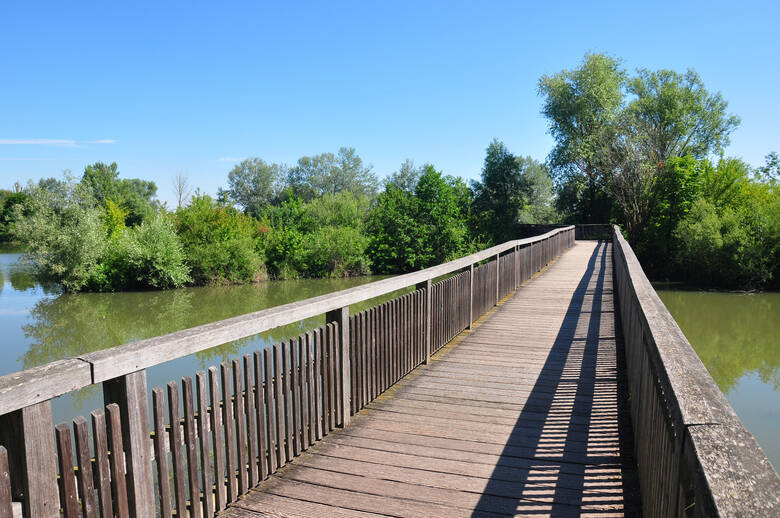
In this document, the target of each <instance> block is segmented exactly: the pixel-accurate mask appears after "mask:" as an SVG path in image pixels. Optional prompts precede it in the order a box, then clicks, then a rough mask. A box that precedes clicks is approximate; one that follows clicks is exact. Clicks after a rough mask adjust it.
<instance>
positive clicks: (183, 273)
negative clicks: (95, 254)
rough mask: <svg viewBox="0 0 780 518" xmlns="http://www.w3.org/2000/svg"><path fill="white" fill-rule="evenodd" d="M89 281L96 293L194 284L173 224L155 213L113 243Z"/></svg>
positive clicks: (111, 242)
mask: <svg viewBox="0 0 780 518" xmlns="http://www.w3.org/2000/svg"><path fill="white" fill-rule="evenodd" d="M101 259H102V260H101V262H100V265H99V266H98V268H97V269H96V271H95V274H94V275H93V276H92V278H91V279H90V283H89V287H90V288H91V289H93V290H95V291H116V290H122V289H150V288H151V289H167V288H179V287H182V286H184V285H185V284H187V283H188V282H190V281H191V278H190V275H189V268H188V267H187V264H186V262H185V256H184V248H183V247H182V245H181V243H180V242H179V238H178V236H177V235H176V231H175V229H174V227H173V224H172V223H171V222H170V221H169V219H168V218H167V217H166V216H165V215H164V214H159V213H158V214H156V215H154V216H152V217H151V218H149V219H148V220H146V221H145V222H143V223H141V224H140V225H138V226H136V227H132V228H128V229H126V230H124V231H122V232H121V233H120V234H118V235H116V236H115V237H114V238H113V239H111V240H110V242H109V244H108V246H106V248H105V253H104V255H103V257H102V258H101Z"/></svg>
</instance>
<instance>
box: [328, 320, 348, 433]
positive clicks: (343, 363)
mask: <svg viewBox="0 0 780 518" xmlns="http://www.w3.org/2000/svg"><path fill="white" fill-rule="evenodd" d="M325 321H326V322H327V323H331V322H336V323H338V330H339V336H338V338H337V340H338V342H337V344H338V345H339V351H338V353H337V354H338V358H339V365H338V367H340V368H341V416H342V419H341V421H342V422H341V426H342V428H343V427H346V426H347V425H349V422H350V418H351V416H350V413H349V412H350V405H351V402H352V390H351V387H352V378H351V374H350V360H349V354H350V351H349V346H350V344H349V306H344V307H343V308H339V309H334V310H333V311H328V312H327V313H326V314H325ZM338 367H337V368H338Z"/></svg>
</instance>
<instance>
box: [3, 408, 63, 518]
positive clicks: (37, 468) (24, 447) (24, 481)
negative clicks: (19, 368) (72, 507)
mask: <svg viewBox="0 0 780 518" xmlns="http://www.w3.org/2000/svg"><path fill="white" fill-rule="evenodd" d="M0 445H2V446H5V447H6V449H7V450H8V457H9V458H8V463H9V467H10V475H11V484H12V487H11V491H12V493H13V496H14V498H16V499H21V500H23V502H24V505H23V509H24V516H25V518H39V517H40V518H59V516H60V492H59V486H58V485H57V450H56V449H55V447H54V425H53V424H52V417H51V400H47V401H42V402H40V403H35V404H34V405H30V406H28V407H25V408H22V409H20V410H15V411H13V412H11V413H9V414H6V415H3V416H0Z"/></svg>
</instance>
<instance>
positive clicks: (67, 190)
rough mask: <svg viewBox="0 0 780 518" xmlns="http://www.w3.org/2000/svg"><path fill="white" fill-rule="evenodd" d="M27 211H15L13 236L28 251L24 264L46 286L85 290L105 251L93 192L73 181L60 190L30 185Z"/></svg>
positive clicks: (16, 209) (19, 208)
mask: <svg viewBox="0 0 780 518" xmlns="http://www.w3.org/2000/svg"><path fill="white" fill-rule="evenodd" d="M28 192H29V194H30V198H29V201H28V203H27V204H25V205H27V206H26V207H23V206H21V205H16V206H15V218H16V222H15V224H14V226H13V229H12V233H13V236H14V238H15V239H16V240H18V241H19V242H20V243H22V244H24V245H25V247H26V253H25V260H26V261H28V262H30V263H31V264H32V265H33V266H34V268H35V272H36V276H37V277H38V278H39V279H41V280H43V281H50V282H54V283H57V284H60V285H61V286H62V287H63V288H64V289H65V290H66V291H79V290H81V289H83V288H84V287H85V286H86V285H87V283H88V282H89V281H90V279H91V278H92V276H93V275H94V273H95V272H96V270H97V268H98V266H99V263H100V259H101V257H102V255H103V251H104V249H105V246H106V232H105V228H104V225H103V218H102V211H101V209H100V208H99V207H97V206H96V204H95V200H94V198H93V196H92V193H91V192H90V189H89V188H88V187H87V186H85V185H84V184H80V183H75V182H74V181H73V180H72V179H71V178H68V179H67V181H66V182H65V183H63V184H61V188H60V189H57V190H56V191H49V190H47V189H44V188H41V187H39V186H36V185H35V184H33V183H32V182H31V183H30V184H29V186H28Z"/></svg>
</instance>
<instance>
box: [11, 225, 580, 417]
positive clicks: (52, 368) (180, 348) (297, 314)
mask: <svg viewBox="0 0 780 518" xmlns="http://www.w3.org/2000/svg"><path fill="white" fill-rule="evenodd" d="M572 229H574V225H569V226H567V227H561V228H556V229H554V230H551V231H550V232H547V233H545V234H540V235H538V236H533V237H529V238H524V239H516V240H512V241H507V242H506V243H502V244H500V245H496V246H493V247H491V248H487V249H485V250H482V251H480V252H476V253H474V254H471V255H467V256H465V257H461V258H459V259H455V260H453V261H449V262H447V263H444V264H440V265H436V266H432V267H430V268H426V269H424V270H419V271H417V272H412V273H407V274H403V275H398V276H395V277H391V278H388V279H382V280H379V281H375V282H370V283H368V284H363V285H360V286H355V287H353V288H348V289H345V290H341V291H336V292H333V293H327V294H324V295H319V296H317V297H312V298H309V299H304V300H300V301H296V302H291V303H288V304H283V305H281V306H275V307H272V308H268V309H263V310H260V311H255V312H253V313H247V314H244V315H239V316H236V317H232V318H228V319H225V320H220V321H218V322H212V323H209V324H203V325H200V326H196V327H192V328H189V329H183V330H181V331H176V332H173V333H168V334H165V335H161V336H156V337H153V338H148V339H144V340H139V341H136V342H130V343H127V344H123V345H118V346H115V347H110V348H108V349H103V350H101V351H95V352H92V353H88V354H85V355H81V356H78V357H75V358H68V359H64V360H57V361H54V362H51V363H48V364H45V365H42V366H38V367H34V368H32V369H26V370H23V371H18V372H14V373H11V374H6V375H4V376H0V415H3V414H7V413H9V412H12V411H14V410H18V409H20V408H24V407H27V406H30V405H32V404H35V403H38V402H41V401H46V400H48V399H52V398H54V397H57V396H60V395H62V394H65V393H68V392H71V391H73V390H77V389H80V388H83V387H86V386H89V385H92V384H95V383H100V382H103V381H106V380H109V379H113V378H117V377H119V376H123V375H126V374H130V373H132V372H136V371H139V370H142V369H145V368H148V367H152V366H154V365H158V364H161V363H164V362H167V361H171V360H175V359H177V358H181V357H184V356H189V355H190V354H194V353H197V352H199V351H203V350H206V349H210V348H212V347H215V346H217V345H220V344H224V343H227V342H231V341H234V340H238V339H241V338H246V337H248V336H252V335H256V334H258V333H262V332H264V331H268V330H271V329H274V328H277V327H280V326H283V325H286V324H291V323H294V322H298V321H300V320H304V319H306V318H310V317H313V316H317V315H321V314H324V313H327V312H329V311H332V310H335V309H339V308H343V307H346V306H350V305H352V304H356V303H359V302H363V301H366V300H369V299H373V298H375V297H380V296H382V295H386V294H388V293H392V292H394V291H397V290H400V289H403V288H406V287H408V286H413V285H416V284H419V283H421V282H425V281H428V280H431V279H435V278H437V277H441V276H442V275H446V274H448V273H452V272H454V271H457V270H460V269H462V268H466V267H468V266H470V265H472V264H474V263H478V262H480V261H483V260H485V259H490V258H492V257H494V256H496V255H498V254H500V253H502V252H506V251H508V250H512V249H514V248H515V247H517V246H525V245H530V244H533V243H536V242H540V241H544V240H545V239H548V238H550V237H553V236H554V235H557V234H559V233H561V232H564V231H568V230H572ZM41 369H44V371H45V373H46V374H45V375H44V376H42V375H41V372H39V371H40V370H41ZM85 369H89V370H90V372H91V376H90V377H86V376H85V375H83V372H86V370H85ZM82 371H83V372H82ZM76 372H77V373H78V375H74V374H75V373H76Z"/></svg>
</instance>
